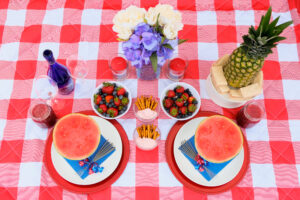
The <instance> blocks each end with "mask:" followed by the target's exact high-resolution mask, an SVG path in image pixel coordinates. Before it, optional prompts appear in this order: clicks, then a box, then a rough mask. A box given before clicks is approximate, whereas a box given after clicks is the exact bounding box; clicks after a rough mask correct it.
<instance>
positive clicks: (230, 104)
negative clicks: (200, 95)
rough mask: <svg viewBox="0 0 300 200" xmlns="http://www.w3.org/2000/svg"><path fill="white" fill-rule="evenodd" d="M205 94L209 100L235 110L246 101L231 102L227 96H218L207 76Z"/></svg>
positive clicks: (209, 77) (209, 76)
mask: <svg viewBox="0 0 300 200" xmlns="http://www.w3.org/2000/svg"><path fill="white" fill-rule="evenodd" d="M205 88H206V93H207V95H208V96H209V98H211V100H212V101H213V102H214V103H215V104H217V105H219V106H221V107H224V108H237V107H240V106H242V105H244V104H245V103H246V102H247V101H239V100H233V99H231V98H230V97H229V95H228V94H220V93H219V92H218V91H217V90H216V88H215V86H214V85H213V83H212V81H211V75H210V74H209V75H208V77H207V79H206V82H205Z"/></svg>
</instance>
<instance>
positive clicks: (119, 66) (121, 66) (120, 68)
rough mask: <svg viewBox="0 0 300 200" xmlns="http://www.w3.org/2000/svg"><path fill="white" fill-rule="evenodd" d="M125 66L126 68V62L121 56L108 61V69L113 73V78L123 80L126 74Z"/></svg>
mask: <svg viewBox="0 0 300 200" xmlns="http://www.w3.org/2000/svg"><path fill="white" fill-rule="evenodd" d="M127 68H128V63H127V61H126V60H125V59H124V58H123V57H121V56H117V57H114V58H112V59H111V61H110V69H111V71H112V73H113V75H114V78H115V79H117V80H124V79H126V78H127V75H128V69H127Z"/></svg>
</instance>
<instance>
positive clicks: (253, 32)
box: [248, 26, 258, 37]
mask: <svg viewBox="0 0 300 200" xmlns="http://www.w3.org/2000/svg"><path fill="white" fill-rule="evenodd" d="M248 33H249V35H253V36H254V37H257V36H258V35H257V33H256V31H255V28H254V27H253V26H251V27H250V28H249V31H248Z"/></svg>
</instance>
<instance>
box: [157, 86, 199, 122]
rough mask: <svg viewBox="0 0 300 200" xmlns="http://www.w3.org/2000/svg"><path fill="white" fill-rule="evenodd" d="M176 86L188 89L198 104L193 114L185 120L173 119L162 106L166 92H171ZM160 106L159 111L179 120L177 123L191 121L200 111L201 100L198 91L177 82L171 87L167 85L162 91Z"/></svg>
mask: <svg viewBox="0 0 300 200" xmlns="http://www.w3.org/2000/svg"><path fill="white" fill-rule="evenodd" d="M177 86H182V87H183V88H184V89H189V90H190V92H191V93H192V95H193V96H194V97H195V99H196V100H197V101H198V104H197V109H196V110H195V112H194V113H193V114H192V115H191V116H188V117H186V118H180V119H179V118H176V117H173V116H171V115H170V114H169V113H168V112H167V111H166V110H165V107H164V105H163V100H164V98H165V96H166V93H167V91H168V90H173V89H174V88H175V87H177ZM160 106H161V109H162V110H163V111H164V113H165V114H166V115H167V116H169V117H171V118H172V119H176V120H179V121H184V120H188V119H191V118H193V117H194V116H195V115H196V114H197V113H198V111H199V109H200V106H201V98H200V95H199V93H198V91H197V90H196V89H195V88H194V87H193V86H191V85H190V84H187V83H184V82H177V83H173V84H171V85H168V86H167V87H166V88H165V89H163V91H162V93H161V95H160Z"/></svg>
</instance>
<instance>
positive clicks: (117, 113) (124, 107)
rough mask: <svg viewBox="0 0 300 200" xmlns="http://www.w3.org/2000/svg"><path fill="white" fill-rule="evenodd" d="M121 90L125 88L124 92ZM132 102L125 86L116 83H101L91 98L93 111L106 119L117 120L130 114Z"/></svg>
mask: <svg viewBox="0 0 300 200" xmlns="http://www.w3.org/2000/svg"><path fill="white" fill-rule="evenodd" d="M111 86H113V87H111ZM120 88H123V89H122V91H121V89H120ZM99 96H100V97H101V98H100V97H99ZM107 96H109V97H107ZM97 98H98V99H97ZM124 99H127V100H124ZM125 102H127V104H125ZM131 102H132V99H131V92H130V90H129V89H128V88H127V87H126V86H125V85H124V84H122V83H119V82H116V81H107V82H103V83H101V84H100V85H99V86H97V87H96V88H95V90H94V92H93V96H92V97H91V105H92V108H93V110H94V111H95V113H96V114H97V115H99V116H100V117H102V118H105V119H117V118H120V117H122V116H124V115H125V114H126V113H127V112H128V110H129V108H130V106H131Z"/></svg>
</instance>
